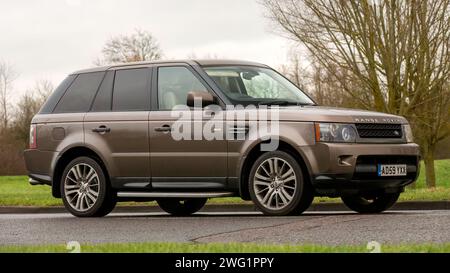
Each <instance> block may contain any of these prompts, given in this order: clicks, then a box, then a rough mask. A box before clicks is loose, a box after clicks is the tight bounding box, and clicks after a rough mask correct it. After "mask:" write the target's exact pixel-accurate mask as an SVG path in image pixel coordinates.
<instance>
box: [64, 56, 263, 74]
mask: <svg viewBox="0 0 450 273" xmlns="http://www.w3.org/2000/svg"><path fill="white" fill-rule="evenodd" d="M171 63H173V64H179V63H185V64H190V65H195V64H196V65H200V66H227V65H247V66H259V67H268V66H267V65H265V64H261V63H257V62H250V61H243V60H227V59H200V60H192V59H183V60H158V61H144V62H130V63H121V64H112V65H107V66H99V67H93V68H88V69H82V70H78V71H75V72H73V73H72V74H71V75H76V74H83V73H92V72H103V71H106V70H109V69H114V68H120V67H127V66H140V65H142V66H145V65H152V64H171Z"/></svg>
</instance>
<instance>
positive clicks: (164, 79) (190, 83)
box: [158, 66, 208, 110]
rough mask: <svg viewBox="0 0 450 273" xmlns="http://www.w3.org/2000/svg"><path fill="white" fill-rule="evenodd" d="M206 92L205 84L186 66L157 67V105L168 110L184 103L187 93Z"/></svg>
mask: <svg viewBox="0 0 450 273" xmlns="http://www.w3.org/2000/svg"><path fill="white" fill-rule="evenodd" d="M191 91H203V92H208V91H207V89H206V88H205V86H204V85H203V84H202V83H201V82H200V81H199V79H197V77H195V75H194V74H192V72H191V71H189V69H187V68H186V67H181V66H179V67H161V68H159V69H158V107H159V109H160V110H170V109H172V108H173V107H174V106H175V105H186V99H187V93H189V92H191Z"/></svg>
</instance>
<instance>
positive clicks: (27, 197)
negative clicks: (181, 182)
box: [0, 160, 450, 206]
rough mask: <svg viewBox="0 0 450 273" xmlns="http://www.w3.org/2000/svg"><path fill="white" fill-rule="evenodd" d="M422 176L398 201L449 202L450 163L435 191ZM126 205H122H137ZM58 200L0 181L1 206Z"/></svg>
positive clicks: (440, 171)
mask: <svg viewBox="0 0 450 273" xmlns="http://www.w3.org/2000/svg"><path fill="white" fill-rule="evenodd" d="M424 176H425V172H424V170H423V164H422V170H421V174H420V177H419V179H418V181H417V182H416V186H415V188H414V189H413V188H408V189H407V190H406V192H405V193H403V194H402V195H401V197H400V200H401V201H412V200H415V201H427V200H429V201H435V200H450V160H438V161H436V176H437V187H436V188H435V189H427V188H426V185H425V178H424ZM339 200H340V199H330V198H316V200H315V202H339ZM243 202H244V201H242V200H241V199H240V198H216V199H211V200H209V202H208V203H209V204H214V203H215V204H236V203H243ZM139 204H140V203H126V204H125V205H139ZM61 205H62V202H61V200H60V199H56V198H53V197H52V196H51V190H50V187H49V186H31V185H29V184H28V178H27V177H26V176H3V177H0V206H61Z"/></svg>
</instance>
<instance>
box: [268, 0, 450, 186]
mask: <svg viewBox="0 0 450 273" xmlns="http://www.w3.org/2000/svg"><path fill="white" fill-rule="evenodd" d="M262 2H263V5H265V7H266V8H267V10H268V12H269V16H270V18H272V20H273V21H274V22H276V23H277V25H278V26H279V27H280V29H281V31H282V33H284V34H287V36H288V37H289V38H291V39H293V40H295V41H297V42H300V43H301V44H302V45H304V46H305V47H306V48H307V49H308V50H309V52H310V53H311V54H312V55H313V56H314V58H315V59H316V60H317V61H318V62H319V64H320V65H321V66H322V67H323V68H324V69H326V71H327V72H328V73H331V75H333V76H334V79H336V80H338V81H339V82H340V86H341V87H342V88H343V90H345V92H346V93H347V94H349V95H350V96H351V97H353V98H355V99H358V98H360V97H361V96H364V97H369V98H370V99H366V98H364V97H363V98H361V99H360V103H361V105H362V106H363V107H364V108H367V109H375V110H378V111H383V112H388V113H393V114H398V115H403V116H405V117H407V118H408V119H409V120H410V121H411V123H412V125H413V129H414V132H415V135H416V136H417V141H418V142H419V143H420V144H421V150H422V154H423V156H424V162H425V165H426V181H427V185H428V186H429V187H434V186H435V183H436V182H435V173H434V150H435V147H436V144H437V143H438V142H439V141H440V140H442V139H444V138H445V136H447V135H448V134H449V133H450V128H449V117H450V116H449V113H448V109H449V106H450V93H449V92H450V91H449V89H448V88H447V87H446V86H448V82H449V77H450V52H449V50H450V19H449V17H450V0H435V1H427V0H409V1H390V0H376V1H375V0H337V1H336V0H262ZM349 82H351V83H352V84H348V83H349ZM355 85H356V86H358V87H360V89H355V88H354V86H355Z"/></svg>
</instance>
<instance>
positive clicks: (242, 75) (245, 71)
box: [204, 66, 315, 105]
mask: <svg viewBox="0 0 450 273" xmlns="http://www.w3.org/2000/svg"><path fill="white" fill-rule="evenodd" d="M204 70H205V71H206V73H207V74H208V75H209V76H210V77H211V78H212V79H213V80H214V82H215V83H216V84H217V85H218V86H219V88H220V89H221V90H222V91H223V93H224V94H225V95H226V96H227V97H228V98H229V99H230V100H231V102H232V103H233V104H235V105H237V104H242V105H249V104H255V105H314V104H315V103H314V102H313V101H312V100H311V99H310V98H309V97H308V96H307V95H306V94H305V93H303V92H302V91H301V90H300V89H299V88H298V87H297V86H295V85H294V84H292V83H291V82H290V81H288V80H287V79H285V78H284V77H283V76H281V75H280V74H278V73H277V72H275V71H274V70H272V69H269V68H263V67H257V66H221V67H218V66H214V67H205V68H204Z"/></svg>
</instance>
